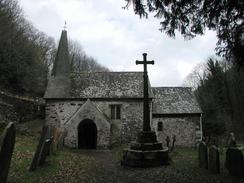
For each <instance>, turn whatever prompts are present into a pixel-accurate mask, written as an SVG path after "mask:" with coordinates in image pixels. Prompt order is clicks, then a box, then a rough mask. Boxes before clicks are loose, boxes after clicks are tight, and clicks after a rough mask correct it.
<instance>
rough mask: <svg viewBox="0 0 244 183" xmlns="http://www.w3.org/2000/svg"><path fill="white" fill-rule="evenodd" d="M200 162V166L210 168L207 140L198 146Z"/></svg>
mask: <svg viewBox="0 0 244 183" xmlns="http://www.w3.org/2000/svg"><path fill="white" fill-rule="evenodd" d="M198 162H199V167H200V168H206V169H208V148H207V146H206V144H205V142H200V143H199V146H198Z"/></svg>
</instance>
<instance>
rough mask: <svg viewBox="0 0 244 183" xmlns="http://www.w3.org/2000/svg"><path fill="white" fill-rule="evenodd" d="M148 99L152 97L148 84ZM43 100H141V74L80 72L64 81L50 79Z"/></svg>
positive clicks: (55, 78)
mask: <svg viewBox="0 0 244 183" xmlns="http://www.w3.org/2000/svg"><path fill="white" fill-rule="evenodd" d="M68 84H69V85H70V86H68ZM149 97H151V98H152V97H153V95H152V90H151V87H150V83H149ZM44 98H46V99H48V98H49V99H50V98H51V99H62V98H82V99H87V98H105V99H106V98H110V99H116V98H126V99H130V98H141V99H142V98H143V72H81V73H76V74H72V75H71V76H70V78H66V79H65V77H63V78H60V77H59V78H58V77H51V78H50V79H49V82H48V86H47V90H46V93H45V96H44Z"/></svg>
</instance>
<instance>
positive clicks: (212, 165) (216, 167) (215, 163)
mask: <svg viewBox="0 0 244 183" xmlns="http://www.w3.org/2000/svg"><path fill="white" fill-rule="evenodd" d="M208 168H209V171H210V172H211V173H215V174H218V173H220V160H219V149H218V148H217V147H216V146H211V147H210V148H209V152H208Z"/></svg>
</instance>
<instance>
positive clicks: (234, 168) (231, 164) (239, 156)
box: [225, 147, 244, 176]
mask: <svg viewBox="0 0 244 183" xmlns="http://www.w3.org/2000/svg"><path fill="white" fill-rule="evenodd" d="M225 166H226V168H227V169H228V171H229V173H230V175H233V176H244V158H243V153H242V151H241V150H240V149H238V148H235V147H232V148H228V149H227V151H226V161H225Z"/></svg>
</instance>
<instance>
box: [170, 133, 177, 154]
mask: <svg viewBox="0 0 244 183" xmlns="http://www.w3.org/2000/svg"><path fill="white" fill-rule="evenodd" d="M175 142H176V136H175V135H174V136H173V142H172V146H171V150H170V151H171V152H173V150H174V148H175Z"/></svg>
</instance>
